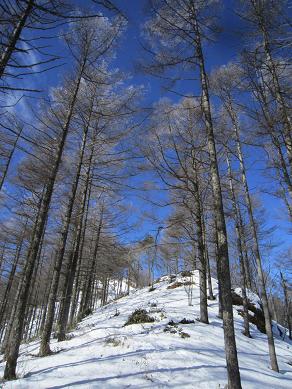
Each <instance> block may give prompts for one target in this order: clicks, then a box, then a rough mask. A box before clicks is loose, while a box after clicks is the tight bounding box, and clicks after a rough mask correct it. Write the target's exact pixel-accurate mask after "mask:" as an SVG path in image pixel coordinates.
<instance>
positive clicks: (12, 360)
mask: <svg viewBox="0 0 292 389" xmlns="http://www.w3.org/2000/svg"><path fill="white" fill-rule="evenodd" d="M84 66H85V61H84V63H83V65H82V67H81V70H80V72H79V75H78V78H77V81H76V84H75V89H74V92H73V95H72V99H71V102H70V106H69V110H68V113H67V116H66V119H65V123H64V127H63V131H62V136H61V139H60V142H59V144H58V146H57V150H56V160H55V162H54V165H53V168H52V172H51V176H50V178H49V180H48V183H47V185H46V189H45V193H44V199H43V206H42V210H41V212H40V217H39V220H38V221H37V223H36V225H35V228H34V237H33V240H32V242H31V244H30V247H29V250H28V255H27V260H26V265H25V269H24V274H23V277H24V279H23V287H22V289H21V291H20V293H19V296H18V303H17V307H16V311H15V320H14V324H13V329H12V333H11V336H10V345H9V353H8V355H7V362H6V366H5V370H4V379H6V380H13V379H15V378H16V364H17V358H18V355H19V347H20V342H21V338H22V331H23V323H24V319H25V318H24V315H25V307H26V304H27V299H28V293H29V288H30V279H31V276H32V273H33V268H34V264H35V261H36V258H37V254H38V248H39V244H40V241H41V238H42V235H43V231H44V226H45V222H46V219H47V215H48V212H49V207H50V203H51V198H52V194H53V189H54V184H55V180H56V176H57V173H58V170H59V166H60V163H61V158H62V155H63V150H64V145H65V141H66V138H67V134H68V131H69V126H70V123H71V118H72V115H73V110H74V107H75V103H76V99H77V93H78V91H79V86H80V82H81V77H82V73H83V68H84Z"/></svg>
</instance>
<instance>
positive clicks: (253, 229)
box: [228, 102, 279, 372]
mask: <svg viewBox="0 0 292 389" xmlns="http://www.w3.org/2000/svg"><path fill="white" fill-rule="evenodd" d="M228 112H229V115H230V117H231V120H232V124H233V128H234V134H235V140H236V144H237V154H238V159H239V163H240V170H241V179H242V184H243V188H244V192H245V198H246V205H247V211H248V215H249V221H250V228H251V232H252V236H253V252H254V255H255V259H256V263H257V273H258V279H259V287H260V297H261V300H262V304H263V311H264V316H265V328H266V333H267V337H268V345H269V355H270V361H271V368H272V369H273V370H274V371H277V372H279V367H278V363H277V356H276V350H275V343H274V337H273V331H272V323H271V316H270V311H269V305H268V296H267V291H266V285H265V278H264V272H263V268H262V260H261V255H260V249H259V242H258V234H257V229H256V224H255V220H254V215H253V207H252V202H251V198H250V194H249V188H248V183H247V178H246V170H245V164H244V159H243V153H242V149H241V141H240V136H239V124H238V119H237V115H236V113H235V111H234V109H233V106H232V104H231V102H230V103H229V105H228Z"/></svg>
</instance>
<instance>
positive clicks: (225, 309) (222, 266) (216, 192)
mask: <svg viewBox="0 0 292 389" xmlns="http://www.w3.org/2000/svg"><path fill="white" fill-rule="evenodd" d="M193 12H194V18H195V20H194V21H195V32H196V42H195V43H196V55H197V60H198V63H199V67H200V81H201V88H202V97H201V104H202V110H203V115H204V122H205V126H206V132H207V138H208V150H209V155H210V170H211V180H212V190H213V197H214V210H215V218H216V227H217V237H218V259H217V260H218V263H219V265H218V270H219V272H218V278H219V283H220V291H221V304H222V313H223V329H224V341H225V353H226V363H227V373H228V385H229V388H230V389H240V388H241V381H240V373H239V366H238V359H237V349H236V342H235V333H234V322H233V307H232V296H231V279H230V270H229V254H228V242H227V231H226V224H225V216H224V209H223V201H222V191H221V184H220V176H219V170H218V161H217V152H216V145H215V137H214V131H213V122H212V116H211V107H210V99H209V90H208V81H207V75H206V70H205V63H204V55H203V51H202V46H201V32H200V29H199V26H198V23H197V17H196V11H195V9H193Z"/></svg>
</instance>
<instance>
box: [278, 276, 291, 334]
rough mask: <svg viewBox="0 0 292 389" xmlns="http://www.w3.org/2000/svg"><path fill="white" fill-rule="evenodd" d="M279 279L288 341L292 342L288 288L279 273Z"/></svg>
mask: <svg viewBox="0 0 292 389" xmlns="http://www.w3.org/2000/svg"><path fill="white" fill-rule="evenodd" d="M280 277H281V283H282V288H283V292H284V300H285V311H286V312H285V314H286V318H287V319H286V320H287V324H288V331H289V339H291V340H292V323H291V316H290V301H289V297H288V287H287V283H286V280H285V278H284V277H283V273H282V272H280Z"/></svg>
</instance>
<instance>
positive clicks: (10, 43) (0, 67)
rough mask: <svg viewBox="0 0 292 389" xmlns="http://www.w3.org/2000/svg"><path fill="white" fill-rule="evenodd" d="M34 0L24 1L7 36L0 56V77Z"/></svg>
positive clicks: (14, 47)
mask: <svg viewBox="0 0 292 389" xmlns="http://www.w3.org/2000/svg"><path fill="white" fill-rule="evenodd" d="M34 2H35V0H28V1H27V2H26V6H25V8H24V10H23V12H22V14H21V15H20V17H19V19H18V21H17V23H16V26H15V28H14V30H13V32H12V34H11V36H10V38H9V41H8V43H7V46H6V48H5V50H4V51H3V53H2V55H1V58H0V79H1V78H2V77H3V75H4V72H5V69H6V66H7V64H8V62H9V60H10V58H11V55H12V53H13V52H14V50H15V49H16V43H17V42H18V40H19V38H20V35H21V33H22V30H23V28H24V26H25V23H26V21H27V18H28V17H29V15H30V14H31V12H32V10H33V7H34Z"/></svg>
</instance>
